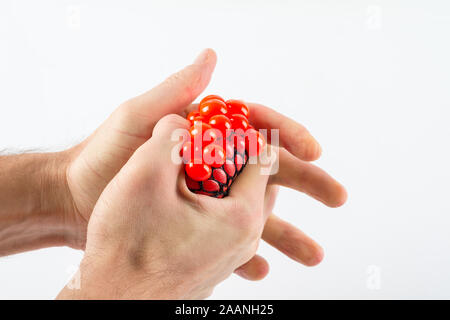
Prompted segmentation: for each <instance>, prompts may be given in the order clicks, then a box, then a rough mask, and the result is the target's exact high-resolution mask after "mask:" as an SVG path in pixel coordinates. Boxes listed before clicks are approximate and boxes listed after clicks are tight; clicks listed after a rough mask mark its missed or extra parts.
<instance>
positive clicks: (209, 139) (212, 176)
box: [180, 95, 266, 198]
mask: <svg viewBox="0 0 450 320" xmlns="http://www.w3.org/2000/svg"><path fill="white" fill-rule="evenodd" d="M248 115H249V109H248V106H247V105H246V104H245V103H244V102H242V101H240V100H227V101H225V100H224V99H222V98H221V97H219V96H217V95H209V96H207V97H205V98H203V100H202V101H201V102H200V104H199V106H198V110H196V111H192V112H191V113H189V114H188V115H187V119H188V120H189V121H190V122H191V125H192V127H191V128H190V130H189V133H190V138H191V139H190V141H187V142H185V143H184V144H183V146H182V149H181V151H180V155H181V157H182V158H183V162H184V164H185V173H186V185H187V187H188V188H189V190H191V191H192V192H194V193H198V194H204V195H208V196H211V197H216V198H223V197H226V196H227V195H228V192H229V190H230V188H231V185H232V184H233V181H234V180H235V179H236V178H237V176H238V175H239V174H240V173H241V172H242V170H244V167H245V165H246V164H247V160H248V157H249V156H256V155H259V154H260V152H261V150H262V149H263V148H264V146H265V144H266V141H265V139H264V137H263V136H262V135H261V133H259V132H258V131H256V130H255V129H254V128H253V127H252V126H251V125H250V124H249V122H248Z"/></svg>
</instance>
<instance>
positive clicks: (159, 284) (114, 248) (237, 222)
mask: <svg viewBox="0 0 450 320" xmlns="http://www.w3.org/2000/svg"><path fill="white" fill-rule="evenodd" d="M177 128H185V129H186V130H187V129H188V128H189V121H187V120H185V119H183V118H181V117H180V116H177V115H169V116H166V117H164V118H162V119H161V120H160V121H159V122H158V124H157V125H156V127H155V128H154V130H153V135H152V138H151V139H150V140H148V141H147V142H145V143H144V144H143V145H142V146H141V147H140V148H138V150H137V151H136V152H135V153H134V154H133V156H132V157H131V159H130V160H129V161H128V162H127V163H126V164H125V165H124V167H123V168H122V169H121V170H120V172H119V173H118V174H117V175H116V176H115V177H114V179H113V180H112V181H111V182H110V183H109V184H108V185H107V187H106V188H105V190H104V191H103V193H102V195H101V196H100V198H99V199H98V202H97V204H96V206H95V209H94V211H93V213H92V216H91V218H90V221H89V226H88V235H87V243H86V252H85V256H84V258H83V261H82V263H81V266H80V271H79V273H78V274H79V275H80V281H81V282H80V284H81V288H80V289H79V290H71V289H69V288H65V289H63V291H62V292H61V293H60V295H59V298H61V299H68V298H82V299H202V298H206V297H208V296H209V295H210V294H211V292H212V290H213V289H214V287H215V286H216V285H217V284H218V283H219V282H221V281H223V280H224V279H226V278H227V277H228V276H229V275H230V274H231V273H232V272H233V271H234V270H235V269H236V268H238V267H239V266H241V265H243V264H244V263H246V262H247V261H248V260H249V259H250V258H251V257H252V256H253V255H254V254H255V252H256V249H257V246H258V242H259V240H260V238H261V233H262V230H263V227H264V223H265V221H266V219H267V216H266V215H265V214H264V210H263V206H264V196H265V190H266V185H267V181H268V176H267V175H262V174H260V169H261V168H260V166H259V164H248V165H247V167H246V169H245V171H244V172H243V173H242V174H241V175H240V176H239V179H237V180H236V182H235V183H234V184H233V188H232V190H231V192H230V194H229V196H228V197H226V198H224V199H216V198H211V197H205V196H201V195H197V194H194V193H192V192H190V191H189V190H188V189H187V186H186V183H185V176H184V174H183V171H181V170H180V165H177V164H175V163H174V162H173V161H172V159H171V156H172V154H173V153H172V150H173V148H175V147H176V146H177V145H178V150H179V149H180V144H179V143H178V142H177V141H175V142H174V141H171V134H172V132H173V131H174V130H175V129H177ZM186 133H187V131H186ZM154 150H158V152H155V151H154Z"/></svg>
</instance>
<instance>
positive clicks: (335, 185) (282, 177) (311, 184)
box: [269, 148, 347, 207]
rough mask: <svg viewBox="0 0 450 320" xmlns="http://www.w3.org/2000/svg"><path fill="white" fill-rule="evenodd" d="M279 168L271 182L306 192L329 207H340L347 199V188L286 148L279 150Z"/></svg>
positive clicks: (272, 176)
mask: <svg viewBox="0 0 450 320" xmlns="http://www.w3.org/2000/svg"><path fill="white" fill-rule="evenodd" d="M279 151H280V152H279V169H278V172H277V173H276V174H275V175H271V176H270V179H269V184H278V185H281V186H284V187H288V188H292V189H295V190H298V191H300V192H304V193H306V194H308V195H310V196H311V197H313V198H314V199H317V200H319V201H321V202H323V203H324V204H325V205H327V206H329V207H339V206H341V205H343V204H344V203H345V201H346V200H347V191H346V190H345V188H344V187H343V186H342V185H341V184H340V183H339V182H337V181H336V180H335V179H333V178H332V177H331V176H330V175H329V174H328V173H326V172H325V171H323V170H322V169H320V168H319V167H317V166H315V165H313V164H311V163H308V162H305V161H302V160H299V159H297V158H296V157H294V156H293V155H292V154H290V153H289V152H287V151H286V150H285V149H283V148H280V150H279Z"/></svg>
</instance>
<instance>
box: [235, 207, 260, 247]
mask: <svg viewBox="0 0 450 320" xmlns="http://www.w3.org/2000/svg"><path fill="white" fill-rule="evenodd" d="M232 223H233V224H234V227H235V228H236V231H237V233H238V238H239V240H241V241H242V242H249V241H250V242H251V241H253V240H254V239H256V238H258V230H259V219H258V214H257V212H256V210H255V209H254V208H251V207H250V206H249V205H248V204H247V203H244V202H237V203H236V205H235V212H234V213H233V222H232Z"/></svg>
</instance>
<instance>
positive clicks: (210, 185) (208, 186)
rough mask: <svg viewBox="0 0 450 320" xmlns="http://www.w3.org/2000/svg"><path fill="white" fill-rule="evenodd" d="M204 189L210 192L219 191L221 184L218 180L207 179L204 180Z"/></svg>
mask: <svg viewBox="0 0 450 320" xmlns="http://www.w3.org/2000/svg"><path fill="white" fill-rule="evenodd" d="M203 189H204V190H205V191H209V192H215V191H219V189H220V186H219V184H218V183H217V181H214V180H206V181H203Z"/></svg>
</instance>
